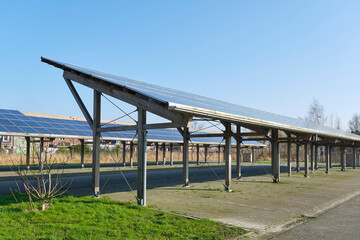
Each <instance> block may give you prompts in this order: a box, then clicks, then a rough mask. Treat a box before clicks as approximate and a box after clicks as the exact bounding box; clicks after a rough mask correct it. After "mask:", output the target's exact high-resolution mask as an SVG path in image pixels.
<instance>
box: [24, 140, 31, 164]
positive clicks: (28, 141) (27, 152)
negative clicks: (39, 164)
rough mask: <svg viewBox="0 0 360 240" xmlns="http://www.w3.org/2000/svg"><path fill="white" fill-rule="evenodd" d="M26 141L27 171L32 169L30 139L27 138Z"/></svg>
mask: <svg viewBox="0 0 360 240" xmlns="http://www.w3.org/2000/svg"><path fill="white" fill-rule="evenodd" d="M25 140H26V169H27V170H29V169H30V137H25Z"/></svg>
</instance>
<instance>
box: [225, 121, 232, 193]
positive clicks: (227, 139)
mask: <svg viewBox="0 0 360 240" xmlns="http://www.w3.org/2000/svg"><path fill="white" fill-rule="evenodd" d="M224 138H225V159H224V160H225V190H226V191H228V192H231V123H229V122H226V123H225V133H224Z"/></svg>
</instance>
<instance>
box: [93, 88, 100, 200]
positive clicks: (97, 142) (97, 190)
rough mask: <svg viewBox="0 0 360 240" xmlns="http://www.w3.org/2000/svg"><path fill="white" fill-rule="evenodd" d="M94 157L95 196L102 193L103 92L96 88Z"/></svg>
mask: <svg viewBox="0 0 360 240" xmlns="http://www.w3.org/2000/svg"><path fill="white" fill-rule="evenodd" d="M93 108H94V109H93V126H92V130H93V159H92V188H93V192H94V196H95V197H99V194H100V133H99V132H97V128H98V127H100V113H101V111H100V110H101V93H100V92H98V91H96V90H94V103H93Z"/></svg>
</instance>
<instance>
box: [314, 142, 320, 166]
mask: <svg viewBox="0 0 360 240" xmlns="http://www.w3.org/2000/svg"><path fill="white" fill-rule="evenodd" d="M314 157H315V170H318V168H319V166H318V163H319V147H318V146H317V145H315V148H314Z"/></svg>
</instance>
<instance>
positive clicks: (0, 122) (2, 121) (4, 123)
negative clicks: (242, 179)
mask: <svg viewBox="0 0 360 240" xmlns="http://www.w3.org/2000/svg"><path fill="white" fill-rule="evenodd" d="M0 124H1V125H14V124H13V123H12V122H10V120H7V119H3V118H1V119H0Z"/></svg>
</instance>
